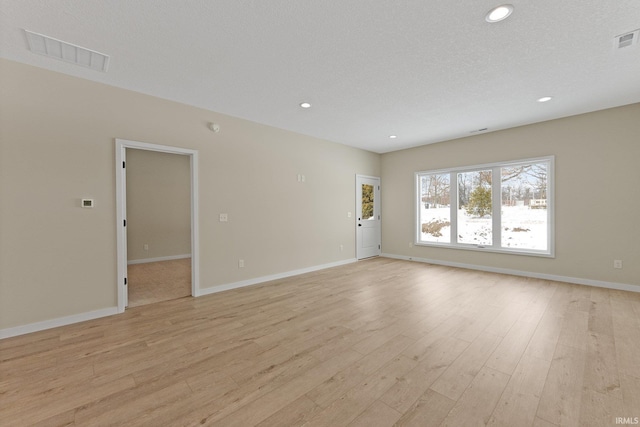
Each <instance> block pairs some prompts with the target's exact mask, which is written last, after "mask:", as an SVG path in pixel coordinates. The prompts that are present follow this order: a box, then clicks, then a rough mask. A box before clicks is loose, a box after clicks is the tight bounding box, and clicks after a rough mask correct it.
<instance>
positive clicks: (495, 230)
mask: <svg viewBox="0 0 640 427" xmlns="http://www.w3.org/2000/svg"><path fill="white" fill-rule="evenodd" d="M491 174H492V176H491V225H492V230H491V236H492V237H493V245H492V246H493V247H494V248H499V247H500V246H501V244H502V218H501V216H502V174H501V167H500V166H496V167H494V168H492V170H491Z"/></svg>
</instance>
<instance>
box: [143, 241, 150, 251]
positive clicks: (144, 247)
mask: <svg viewBox="0 0 640 427" xmlns="http://www.w3.org/2000/svg"><path fill="white" fill-rule="evenodd" d="M142 249H144V250H145V251H148V250H149V244H148V243H145V244H144V245H143V246H142Z"/></svg>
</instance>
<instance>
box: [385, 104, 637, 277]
mask: <svg viewBox="0 0 640 427" xmlns="http://www.w3.org/2000/svg"><path fill="white" fill-rule="evenodd" d="M547 155H555V156H556V164H555V175H556V181H555V190H556V196H555V200H556V211H555V229H556V239H555V242H556V257H555V259H549V258H539V257H531V256H522V255H506V254H496V253H480V252H477V251H465V250H458V249H442V248H433V247H409V243H410V242H412V241H413V236H414V220H415V215H414V206H415V205H414V193H415V188H414V173H415V172H417V171H424V170H431V169H442V168H448V167H456V166H465V165H475V164H482V163H491V162H498V161H504V160H514V159H525V158H532V157H539V156H547ZM639 161H640V104H633V105H629V106H625V107H620V108H614V109H610V110H604V111H599V112H595V113H590V114H584V115H580V116H574V117H569V118H564V119H559V120H553V121H549V122H544V123H538V124H533V125H529V126H523V127H519V128H514V129H509V130H504V131H499V132H492V133H488V134H484V135H478V136H473V137H469V138H463V139H457V140H453V141H447V142H444V143H439V144H432V145H427V146H423V147H418V148H414V149H409V150H404V151H398V152H394V153H388V154H384V155H383V156H382V182H383V183H384V187H383V189H384V191H383V192H382V209H383V217H382V218H383V220H382V250H383V252H384V253H387V254H396V255H402V256H409V257H417V258H426V259H432V260H439V261H444V262H456V263H465V264H472V265H478V266H485V267H493V268H503V269H515V270H520V271H525V272H534V273H540V274H552V275H557V276H565V277H574V278H580V279H587V280H594V281H604V282H613V283H622V284H628V285H636V286H640V262H638V261H639V260H640V220H639V218H640V167H639V165H638V162H639ZM614 259H621V260H623V262H624V264H623V266H624V268H623V269H622V270H615V269H613V260H614Z"/></svg>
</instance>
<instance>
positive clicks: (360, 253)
mask: <svg viewBox="0 0 640 427" xmlns="http://www.w3.org/2000/svg"><path fill="white" fill-rule="evenodd" d="M380 239H381V237H380V178H375V177H371V176H362V175H356V258H358V259H363V258H369V257H373V256H378V255H380V252H381V250H380Z"/></svg>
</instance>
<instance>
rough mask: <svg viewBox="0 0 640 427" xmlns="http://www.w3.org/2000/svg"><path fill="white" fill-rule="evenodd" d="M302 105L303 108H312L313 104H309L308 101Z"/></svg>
mask: <svg viewBox="0 0 640 427" xmlns="http://www.w3.org/2000/svg"><path fill="white" fill-rule="evenodd" d="M300 106H301V107H302V108H311V104H309V103H308V102H303V103H302V104H300Z"/></svg>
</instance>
